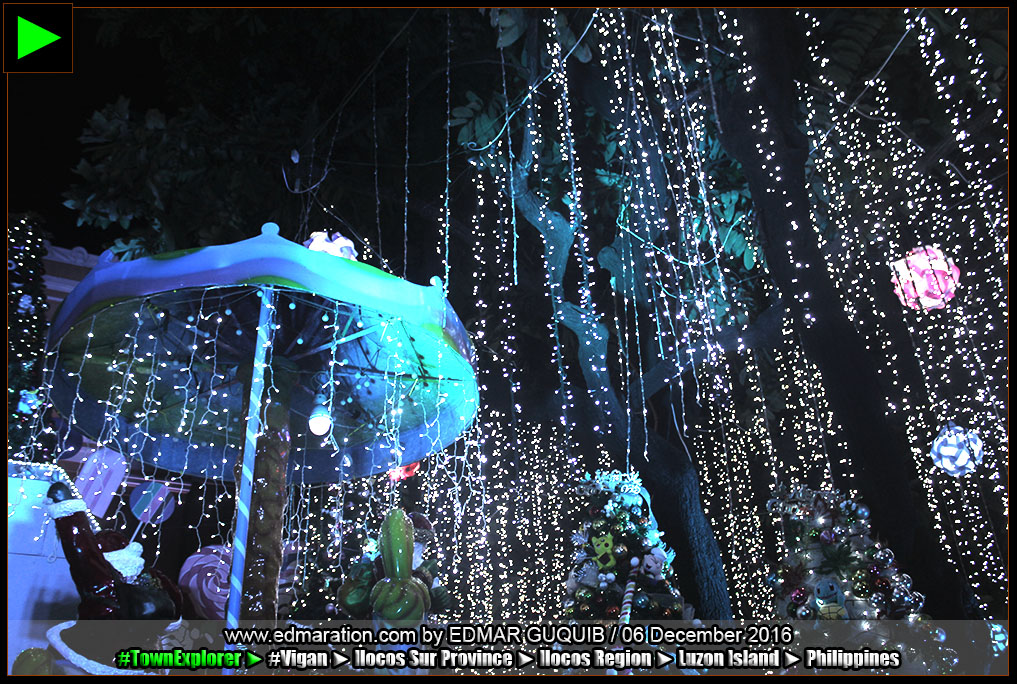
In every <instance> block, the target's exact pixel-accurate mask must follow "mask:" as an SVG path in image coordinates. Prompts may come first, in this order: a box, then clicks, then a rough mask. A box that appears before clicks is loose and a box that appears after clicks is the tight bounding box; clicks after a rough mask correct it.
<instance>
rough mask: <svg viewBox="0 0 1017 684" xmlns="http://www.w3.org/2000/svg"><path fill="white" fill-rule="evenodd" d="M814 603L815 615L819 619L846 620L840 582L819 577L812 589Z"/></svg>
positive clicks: (846, 614)
mask: <svg viewBox="0 0 1017 684" xmlns="http://www.w3.org/2000/svg"><path fill="white" fill-rule="evenodd" d="M813 593H814V596H813V600H814V601H815V604H816V616H817V617H818V618H819V619H820V620H847V619H848V613H847V608H845V607H844V603H845V597H844V591H843V590H842V589H841V588H840V584H838V583H837V582H836V581H834V580H831V579H821V580H819V582H818V583H817V584H816V588H815V589H814V590H813Z"/></svg>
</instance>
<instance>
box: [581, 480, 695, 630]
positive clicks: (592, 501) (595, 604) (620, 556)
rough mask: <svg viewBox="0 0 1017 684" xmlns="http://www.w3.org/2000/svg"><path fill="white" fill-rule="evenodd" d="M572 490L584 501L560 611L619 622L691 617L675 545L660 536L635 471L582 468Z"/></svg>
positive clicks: (645, 494) (590, 618)
mask: <svg viewBox="0 0 1017 684" xmlns="http://www.w3.org/2000/svg"><path fill="white" fill-rule="evenodd" d="M577 492H578V493H579V494H580V495H581V496H583V497H584V498H586V499H587V500H588V502H589V503H588V504H587V505H585V506H583V511H584V515H583V516H582V520H581V522H580V530H579V531H578V532H576V533H575V534H574V535H573V537H572V540H573V542H574V543H575V544H576V546H577V547H578V548H577V550H576V552H575V554H574V556H573V566H572V570H571V572H570V573H569V576H568V579H567V581H566V583H565V591H566V597H565V599H564V602H563V611H562V612H563V615H564V616H565V617H568V618H573V619H583V620H598V619H607V620H612V621H617V622H619V623H622V624H624V623H627V622H628V621H629V620H644V619H668V620H692V619H693V611H692V608H691V607H690V606H688V605H687V604H685V602H684V600H683V599H682V597H681V594H680V593H679V591H678V587H677V582H676V580H675V577H674V571H673V569H672V568H671V563H672V562H674V558H675V554H674V551H672V550H671V549H669V548H668V547H667V545H666V544H664V542H663V541H662V539H661V536H662V533H661V532H660V530H658V529H657V523H656V520H655V519H654V517H653V512H652V511H651V510H650V497H649V494H648V493H647V492H646V490H645V489H644V488H643V486H642V481H641V478H640V476H639V474H638V473H636V472H634V471H629V472H627V473H623V472H620V471H597V472H596V473H595V474H594V475H593V476H592V477H591V476H590V475H589V474H586V475H585V477H584V479H583V480H582V481H581V482H580V483H579V485H578V486H577ZM609 530H610V531H609Z"/></svg>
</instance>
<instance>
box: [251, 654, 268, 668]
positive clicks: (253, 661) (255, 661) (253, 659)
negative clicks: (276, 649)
mask: <svg viewBox="0 0 1017 684" xmlns="http://www.w3.org/2000/svg"><path fill="white" fill-rule="evenodd" d="M262 660H264V658H262V657H261V656H260V655H258V654H256V653H251V652H250V651H247V667H248V668H252V667H254V666H255V665H257V664H258V663H260V662H261V661H262Z"/></svg>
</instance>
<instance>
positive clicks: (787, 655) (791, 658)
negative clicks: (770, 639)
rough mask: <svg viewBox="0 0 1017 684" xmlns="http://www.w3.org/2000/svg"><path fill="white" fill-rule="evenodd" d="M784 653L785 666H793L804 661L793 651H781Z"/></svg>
mask: <svg viewBox="0 0 1017 684" xmlns="http://www.w3.org/2000/svg"><path fill="white" fill-rule="evenodd" d="M781 653H783V654H784V667H791V666H792V665H794V664H795V663H800V662H802V659H801V658H799V657H798V656H796V655H795V654H794V653H792V652H791V651H781Z"/></svg>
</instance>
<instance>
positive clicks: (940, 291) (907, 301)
mask: <svg viewBox="0 0 1017 684" xmlns="http://www.w3.org/2000/svg"><path fill="white" fill-rule="evenodd" d="M890 270H891V271H892V273H893V275H892V277H891V279H892V281H893V291H894V294H896V295H897V298H898V299H900V303H901V304H903V305H904V306H906V307H908V308H911V309H917V310H923V309H943V308H945V307H946V305H947V303H948V302H949V301H950V300H951V299H953V298H954V296H955V295H956V292H957V285H958V284H959V282H960V269H959V268H957V264H955V263H954V262H953V259H951V258H950V257H949V256H947V255H946V254H945V253H944V252H943V250H941V249H939V248H938V247H916V248H915V249H912V250H911V251H910V252H908V253H907V256H905V257H904V258H903V259H898V260H897V261H894V262H893V263H891V264H890Z"/></svg>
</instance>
